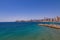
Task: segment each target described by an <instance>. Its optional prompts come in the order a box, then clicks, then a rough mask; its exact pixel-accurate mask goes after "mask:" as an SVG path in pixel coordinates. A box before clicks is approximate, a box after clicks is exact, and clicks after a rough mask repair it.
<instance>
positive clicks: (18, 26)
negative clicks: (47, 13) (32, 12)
mask: <svg viewBox="0 0 60 40" xmlns="http://www.w3.org/2000/svg"><path fill="white" fill-rule="evenodd" d="M40 23H42V22H40ZM40 23H38V22H25V23H24V22H20V23H19V22H0V40H60V29H53V28H48V27H44V26H38V24H40ZM45 23H47V24H50V23H49V22H45ZM45 23H42V24H45ZM59 25H60V24H59Z"/></svg>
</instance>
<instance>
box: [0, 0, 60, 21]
mask: <svg viewBox="0 0 60 40" xmlns="http://www.w3.org/2000/svg"><path fill="white" fill-rule="evenodd" d="M56 16H60V0H0V22H9V21H16V20H30V19H42V18H44V17H47V18H52V17H56Z"/></svg>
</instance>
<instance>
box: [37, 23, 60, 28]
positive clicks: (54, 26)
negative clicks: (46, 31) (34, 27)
mask: <svg viewBox="0 0 60 40" xmlns="http://www.w3.org/2000/svg"><path fill="white" fill-rule="evenodd" d="M38 25H39V26H46V27H50V28H55V29H60V25H55V24H38Z"/></svg>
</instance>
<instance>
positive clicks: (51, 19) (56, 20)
mask: <svg viewBox="0 0 60 40" xmlns="http://www.w3.org/2000/svg"><path fill="white" fill-rule="evenodd" d="M16 22H60V17H59V16H57V17H54V18H46V17H44V19H39V20H33V19H31V20H16Z"/></svg>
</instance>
